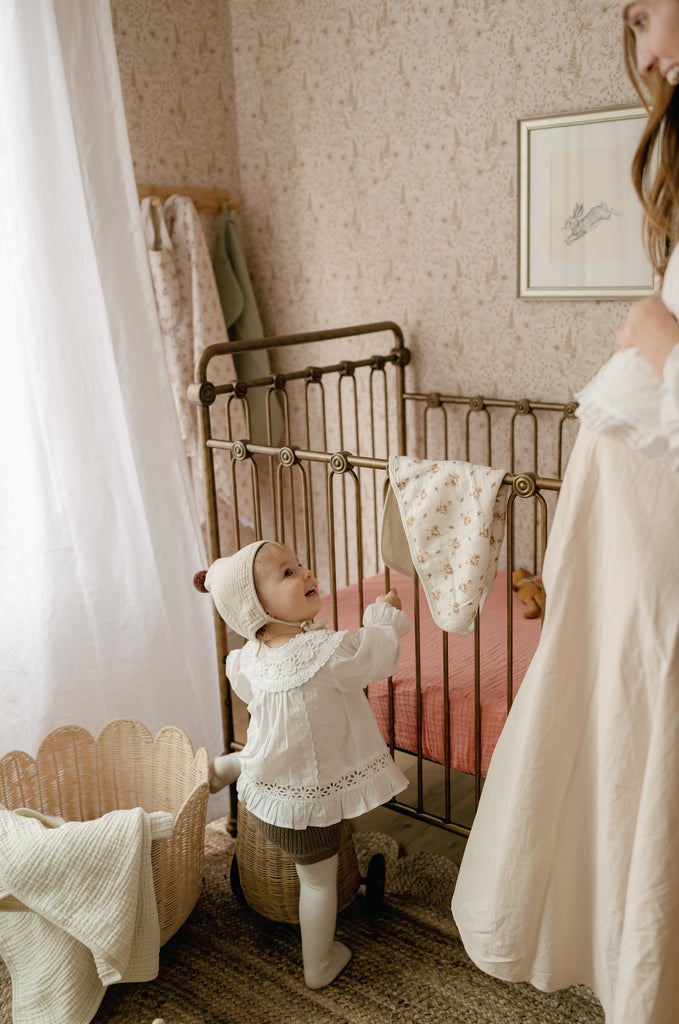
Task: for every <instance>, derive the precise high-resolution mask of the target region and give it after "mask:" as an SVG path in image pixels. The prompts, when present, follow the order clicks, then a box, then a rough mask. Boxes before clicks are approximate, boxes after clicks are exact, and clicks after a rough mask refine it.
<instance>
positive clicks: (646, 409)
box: [576, 246, 679, 470]
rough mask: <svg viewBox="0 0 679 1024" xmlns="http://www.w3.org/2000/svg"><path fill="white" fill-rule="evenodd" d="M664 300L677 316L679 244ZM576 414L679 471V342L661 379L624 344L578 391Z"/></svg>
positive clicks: (593, 427)
mask: <svg viewBox="0 0 679 1024" xmlns="http://www.w3.org/2000/svg"><path fill="white" fill-rule="evenodd" d="M662 300H663V302H664V304H665V306H666V307H667V308H668V309H669V311H670V313H672V315H673V316H674V317H675V318H676V319H678V320H679V246H677V247H676V248H675V250H674V252H673V253H672V257H671V259H670V262H669V264H668V266H667V270H666V272H665V277H664V280H663V286H662ZM576 398H577V399H578V402H579V403H580V404H579V406H578V410H577V416H578V418H579V419H580V420H581V422H582V423H583V424H584V426H586V427H588V428H589V429H590V430H595V431H598V432H602V431H603V432H606V433H614V434H618V435H619V436H620V437H622V438H624V440H625V441H627V443H628V444H629V445H630V446H631V447H632V448H636V449H637V450H638V451H640V452H643V453H644V455H647V456H649V458H652V459H655V460H656V461H658V462H661V463H662V464H663V465H665V466H668V467H669V468H670V469H673V470H679V345H677V346H675V348H674V351H673V352H672V353H671V354H670V355H669V357H668V358H667V360H666V362H665V368H664V372H663V379H662V380H660V378H659V377H658V376H657V375H656V374H655V373H654V371H653V370H652V369H651V366H650V364H649V363H648V362H647V360H646V359H644V357H643V356H642V355H641V353H640V352H639V351H638V350H637V349H636V348H627V349H623V350H622V351H620V352H616V354H615V355H614V356H612V357H611V359H609V361H608V362H607V363H606V364H605V365H604V366H603V367H602V369H601V370H599V372H598V373H597V375H596V376H595V377H594V378H593V379H592V380H591V381H590V382H589V384H587V385H586V387H585V388H584V389H583V390H582V391H581V392H580V393H579V394H578V395H576Z"/></svg>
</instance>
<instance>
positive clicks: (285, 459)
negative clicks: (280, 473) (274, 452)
mask: <svg viewBox="0 0 679 1024" xmlns="http://www.w3.org/2000/svg"><path fill="white" fill-rule="evenodd" d="M278 459H279V461H280V464H281V466H294V465H295V463H296V462H297V456H296V455H295V449H294V448H289V447H286V448H281V450H280V451H279V453H278Z"/></svg>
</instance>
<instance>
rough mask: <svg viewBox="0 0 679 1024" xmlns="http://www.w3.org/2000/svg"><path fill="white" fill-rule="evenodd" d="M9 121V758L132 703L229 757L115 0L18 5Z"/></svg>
mask: <svg viewBox="0 0 679 1024" xmlns="http://www.w3.org/2000/svg"><path fill="white" fill-rule="evenodd" d="M0 133H1V138H0V189H1V192H0V246H1V248H0V259H1V261H2V273H0V303H1V309H2V324H3V337H2V347H1V349H0V372H1V374H2V380H3V384H4V386H3V398H2V400H1V401H0V430H1V431H2V435H1V440H0V469H1V477H0V479H1V483H2V496H1V500H0V558H1V562H2V580H1V587H0V593H2V607H1V610H0V753H4V752H6V751H7V750H10V749H14V748H21V749H26V750H29V751H30V752H35V748H36V746H37V744H38V742H39V740H40V739H41V738H42V736H43V735H44V734H45V733H46V732H47V731H48V730H49V729H51V728H53V727H55V726H57V725H62V724H65V723H70V722H75V723H77V724H80V725H83V726H85V728H88V729H90V730H91V731H95V732H96V731H97V730H98V729H99V728H100V727H101V726H102V725H103V724H104V723H105V722H106V721H108V720H109V719H111V718H114V717H117V716H131V717H134V718H138V719H139V720H140V721H142V722H144V724H145V725H147V726H148V727H149V729H151V731H152V732H155V731H156V730H157V729H158V728H160V727H161V726H163V725H166V724H175V725H178V726H179V727H180V728H182V729H184V731H185V732H186V733H187V734H188V735H189V736H190V738H191V740H192V742H193V743H194V745H195V746H203V745H204V746H207V747H208V750H209V751H210V753H214V752H217V751H218V750H221V748H222V731H221V714H220V708H219V693H218V681H217V680H218V666H217V664H216V658H215V653H214V652H215V645H214V635H213V630H212V611H211V609H210V608H209V605H208V602H207V601H206V600H205V598H204V596H202V595H200V594H198V593H197V592H196V591H195V590H194V589H193V587H192V582H191V581H192V576H193V573H194V572H195V571H196V570H197V569H199V568H204V567H206V556H205V553H204V550H203V547H202V540H201V538H200V532H199V528H198V519H197V515H196V509H195V505H194V504H193V498H192V494H191V489H190V486H189V482H188V475H187V472H186V469H185V466H184V460H183V456H182V449H181V439H180V437H179V430H178V426H177V421H176V416H175V412H174V408H173V402H172V395H171V391H170V387H169V382H168V378H167V370H166V368H165V366H164V357H163V352H162V346H161V339H160V329H159V324H158V317H157V313H156V309H155V303H154V297H153V291H152V287H151V281H150V276H149V270H148V264H147V259H146V252H145V245H144V240H143V236H142V231H141V224H140V220H139V208H138V201H137V194H136V186H135V182H134V174H133V168H132V160H131V155H130V151H129V143H128V138H127V130H126V125H125V117H124V108H123V100H122V94H121V89H120V81H119V76H118V68H117V62H116V55H115V46H114V39H113V31H112V26H111V15H110V10H109V4H108V0H88V2H87V3H82V0H31V2H30V3H26V2H25V0H3V4H2V7H1V9H0Z"/></svg>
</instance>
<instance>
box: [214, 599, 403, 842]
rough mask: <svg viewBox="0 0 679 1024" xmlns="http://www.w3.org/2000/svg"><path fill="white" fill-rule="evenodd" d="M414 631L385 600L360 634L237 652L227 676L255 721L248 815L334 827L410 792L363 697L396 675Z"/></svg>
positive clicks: (246, 789)
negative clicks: (373, 686)
mask: <svg viewBox="0 0 679 1024" xmlns="http://www.w3.org/2000/svg"><path fill="white" fill-rule="evenodd" d="M408 629H409V624H408V619H407V618H406V616H405V615H404V613H403V612H402V611H399V610H398V609H396V608H393V607H392V606H391V605H390V604H388V603H386V602H380V603H379V604H373V605H370V606H369V607H368V608H366V610H365V613H364V615H363V628H361V629H359V630H358V632H357V633H350V632H348V631H344V632H334V631H331V630H327V629H319V630H310V631H308V632H305V633H300V634H299V635H298V636H296V637H293V639H292V640H289V641H288V643H287V644H285V645H284V646H282V647H273V648H272V647H266V646H265V645H264V644H262V643H260V642H259V641H256V640H251V641H249V642H248V643H246V644H245V646H244V647H243V648H241V649H240V650H236V651H232V652H231V653H230V654H229V656H228V658H227V660H226V674H227V676H228V677H229V681H230V683H231V686H232V687H233V690H234V692H235V693H236V694H237V695H238V696H239V697H240V698H241V700H243V701H245V702H246V703H247V705H248V711H249V713H250V724H249V727H248V735H247V742H246V744H245V746H244V748H243V750H242V752H241V763H242V771H241V774H240V777H239V779H238V797H239V799H240V800H241V801H242V802H243V803H244V804H245V806H246V807H247V809H248V811H250V812H251V813H252V814H254V815H256V816H257V817H258V818H260V819H261V820H262V821H266V822H269V823H271V824H273V825H278V826H281V827H284V828H295V829H303V828H307V827H309V826H326V825H332V824H333V823H335V822H338V821H341V820H342V819H344V818H355V817H357V816H358V815H359V814H363V813H365V812H366V811H370V810H372V809H373V808H375V807H378V806H380V804H383V803H386V801H387V800H390V799H391V797H393V796H395V795H396V794H397V793H400V792H401V791H402V790H404V789H405V788H406V786H407V785H408V780H407V779H406V777H405V775H404V774H403V772H401V770H400V769H399V768H397V766H396V765H395V764H394V761H393V760H392V758H391V756H390V754H389V751H388V749H387V747H386V745H385V742H384V740H383V738H382V736H381V734H380V731H379V729H378V726H377V722H376V721H375V718H374V716H373V713H372V710H371V708H370V705H369V703H368V699H367V697H366V695H365V693H364V692H363V690H364V687H366V686H367V685H368V684H369V683H372V682H376V681H377V680H379V679H384V678H385V677H386V676H390V675H392V674H393V673H394V672H395V671H396V668H397V666H398V662H399V660H400V657H401V644H400V637H402V636H403V635H404V634H405V633H406V632H407V631H408Z"/></svg>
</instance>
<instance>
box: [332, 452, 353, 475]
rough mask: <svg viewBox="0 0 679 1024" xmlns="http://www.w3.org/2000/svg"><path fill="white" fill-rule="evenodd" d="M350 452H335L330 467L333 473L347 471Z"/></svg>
mask: <svg viewBox="0 0 679 1024" xmlns="http://www.w3.org/2000/svg"><path fill="white" fill-rule="evenodd" d="M348 454H349V453H348V452H335V454H334V455H333V456H332V458H331V459H330V468H331V469H332V471H333V473H346V472H347V470H348V469H349V459H348V458H347V456H348Z"/></svg>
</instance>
